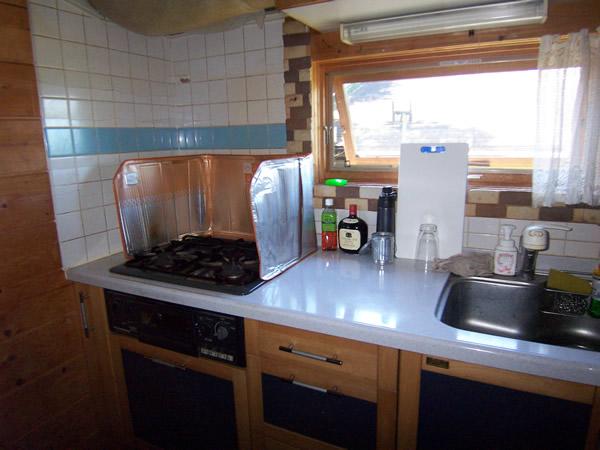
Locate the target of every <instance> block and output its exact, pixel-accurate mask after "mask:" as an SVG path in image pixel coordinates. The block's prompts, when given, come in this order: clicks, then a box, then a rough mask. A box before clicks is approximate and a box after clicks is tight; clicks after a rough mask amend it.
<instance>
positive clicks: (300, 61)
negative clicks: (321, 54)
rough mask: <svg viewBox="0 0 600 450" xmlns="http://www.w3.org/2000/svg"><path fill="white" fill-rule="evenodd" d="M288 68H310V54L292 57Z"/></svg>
mask: <svg viewBox="0 0 600 450" xmlns="http://www.w3.org/2000/svg"><path fill="white" fill-rule="evenodd" d="M289 64H290V70H298V71H299V70H301V69H308V68H310V56H305V57H303V58H293V59H290V60H289Z"/></svg>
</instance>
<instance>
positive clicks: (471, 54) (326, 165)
mask: <svg viewBox="0 0 600 450" xmlns="http://www.w3.org/2000/svg"><path fill="white" fill-rule="evenodd" d="M538 50H539V39H537V38H527V39H518V40H512V41H497V42H485V43H477V44H463V45H454V46H446V47H436V48H419V49H409V50H401V51H394V52H389V53H384V54H375V55H362V56H361V57H360V58H340V59H333V60H323V61H319V60H317V61H315V62H313V67H312V80H313V93H312V99H313V106H314V108H313V111H314V117H313V120H314V123H315V128H314V129H315V133H314V144H315V147H314V153H315V162H316V169H317V171H316V173H317V177H318V180H319V181H323V180H324V179H326V178H346V179H349V180H350V181H353V182H358V183H397V171H396V170H395V169H391V170H377V169H374V168H372V167H371V168H365V170H354V171H352V170H335V169H333V168H332V167H331V165H330V152H329V148H328V145H327V142H326V141H327V137H326V132H325V130H327V129H328V127H330V125H331V123H332V118H333V112H332V102H331V101H330V94H331V92H330V89H331V88H333V89H335V92H336V96H337V95H338V92H342V94H343V89H342V84H343V82H347V81H352V80H355V81H358V80H361V81H375V80H385V79H392V78H407V77H408V76H410V77H418V76H440V75H446V74H447V75H451V74H459V73H484V72H493V71H498V67H501V69H502V70H524V69H531V68H532V67H534V66H532V63H531V60H532V59H534V58H535V56H537V52H538ZM523 57H526V58H529V60H527V61H521V60H519V58H521V59H522V58H523ZM494 58H496V59H506V60H508V61H507V62H503V63H502V65H501V66H498V65H495V64H492V63H490V62H489V61H490V60H494ZM511 58H514V61H513V62H510V59H511ZM474 59H482V60H484V62H482V63H481V64H469V65H464V66H458V67H456V66H447V67H439V68H437V67H436V70H435V71H434V73H432V71H431V69H430V68H426V69H424V68H418V67H417V68H414V69H411V68H410V66H418V65H421V66H424V65H431V66H433V65H435V64H437V63H439V62H441V61H447V60H474ZM485 61H488V62H485ZM402 66H405V67H406V66H409V68H406V69H400V70H398V69H397V68H398V67H402ZM342 109H343V106H342ZM338 110H339V108H338ZM343 114H344V111H343V110H340V116H342V115H343ZM344 132H345V133H348V132H350V133H351V130H350V129H349V128H348V129H345V130H344ZM351 151H352V149H351ZM373 160H375V161H373V162H376V163H378V164H381V165H384V164H387V165H390V164H394V163H395V160H394V159H391V158H373ZM384 160H385V161H384ZM361 161H363V162H370V161H366V159H361ZM469 184H470V185H473V186H491V185H493V186H499V187H530V186H531V172H530V171H524V170H519V171H510V170H508V171H507V170H490V171H476V178H474V179H473V180H470V183H469Z"/></svg>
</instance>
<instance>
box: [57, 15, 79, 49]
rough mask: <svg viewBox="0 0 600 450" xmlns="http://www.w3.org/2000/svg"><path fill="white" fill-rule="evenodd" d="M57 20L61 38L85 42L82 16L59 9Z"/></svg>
mask: <svg viewBox="0 0 600 450" xmlns="http://www.w3.org/2000/svg"><path fill="white" fill-rule="evenodd" d="M58 22H59V24H60V38H61V39H64V40H66V41H74V42H80V43H84V42H85V33H84V32H83V16H81V15H79V14H72V13H69V12H65V11H59V12H58Z"/></svg>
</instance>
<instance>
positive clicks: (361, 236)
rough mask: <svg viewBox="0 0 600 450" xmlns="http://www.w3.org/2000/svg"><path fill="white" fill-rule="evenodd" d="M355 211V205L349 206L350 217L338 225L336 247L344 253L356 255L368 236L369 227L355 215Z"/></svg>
mask: <svg viewBox="0 0 600 450" xmlns="http://www.w3.org/2000/svg"><path fill="white" fill-rule="evenodd" d="M356 209H357V208H356V205H350V215H349V216H348V217H346V218H344V219H342V220H340V223H339V225H338V245H339V246H340V249H341V250H343V251H345V252H346V253H358V251H359V250H360V248H361V247H362V246H363V245H365V244H366V243H367V239H368V235H369V227H368V226H367V223H366V222H365V221H364V220H362V219H361V218H360V217H358V216H357V215H356Z"/></svg>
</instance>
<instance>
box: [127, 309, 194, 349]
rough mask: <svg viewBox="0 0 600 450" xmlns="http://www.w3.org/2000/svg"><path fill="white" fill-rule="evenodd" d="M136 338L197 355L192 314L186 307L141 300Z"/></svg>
mask: <svg viewBox="0 0 600 450" xmlns="http://www.w3.org/2000/svg"><path fill="white" fill-rule="evenodd" d="M139 314H140V315H139V318H140V324H139V334H138V339H139V340H140V341H142V342H145V343H147V344H151V345H156V346H157V347H162V348H166V349H168V350H173V351H176V352H179V353H184V354H186V355H191V356H198V346H197V344H196V343H197V336H196V328H195V326H194V314H193V313H192V312H191V311H190V310H189V309H187V308H179V307H177V306H174V305H168V307H167V306H163V305H161V304H159V303H147V302H143V304H142V305H141V306H140V313H139Z"/></svg>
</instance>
